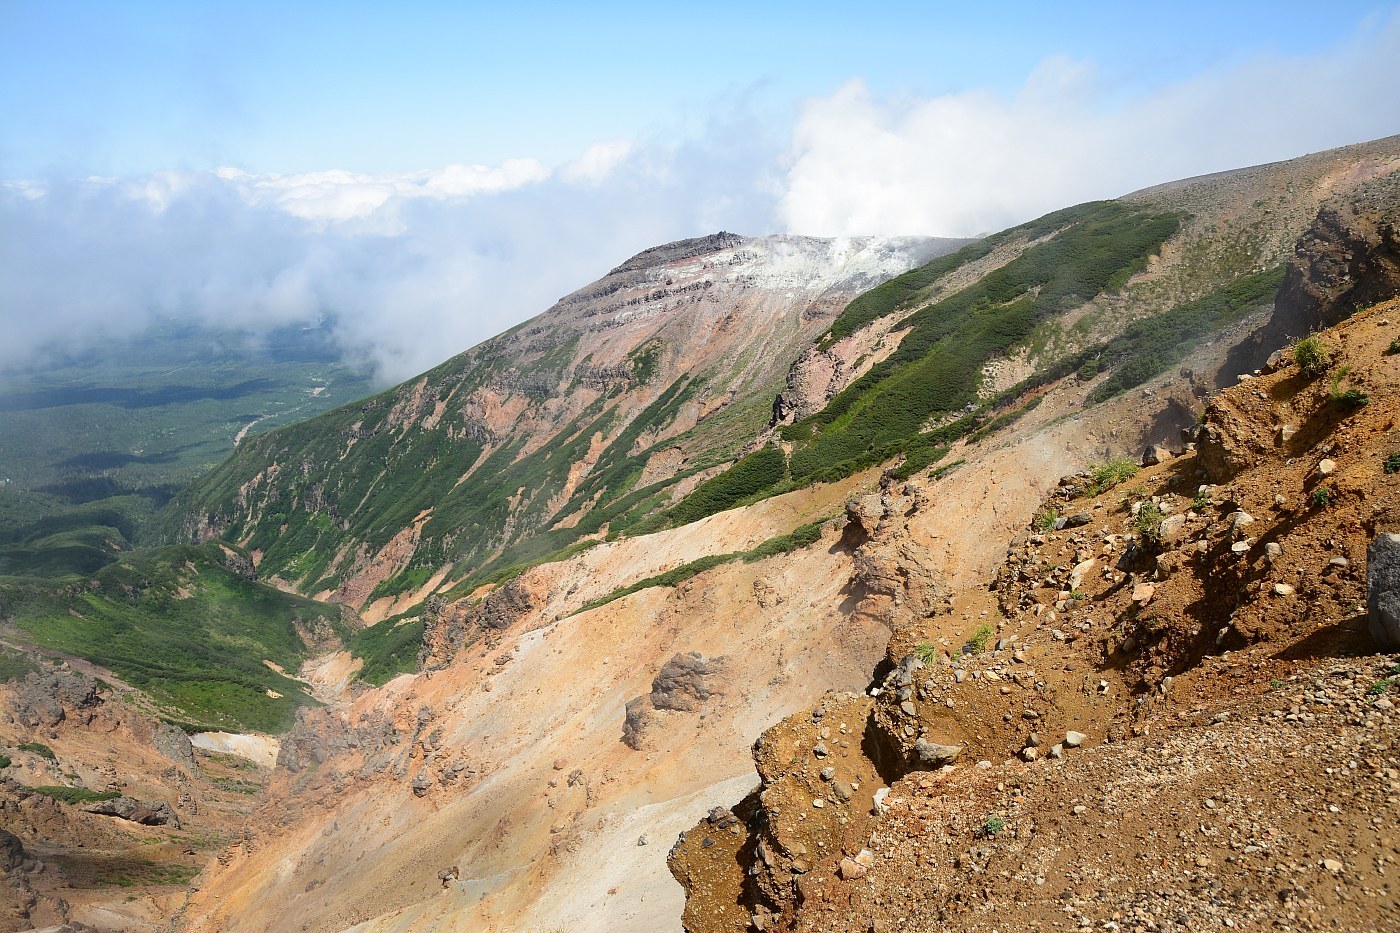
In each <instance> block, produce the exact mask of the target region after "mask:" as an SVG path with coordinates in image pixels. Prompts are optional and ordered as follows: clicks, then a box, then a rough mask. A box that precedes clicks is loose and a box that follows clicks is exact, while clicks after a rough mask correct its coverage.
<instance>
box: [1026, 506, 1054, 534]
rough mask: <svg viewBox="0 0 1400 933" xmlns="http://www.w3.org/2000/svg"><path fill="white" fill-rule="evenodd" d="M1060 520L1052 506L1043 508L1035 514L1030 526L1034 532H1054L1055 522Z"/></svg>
mask: <svg viewBox="0 0 1400 933" xmlns="http://www.w3.org/2000/svg"><path fill="white" fill-rule="evenodd" d="M1059 518H1060V513H1059V512H1058V511H1056V509H1055V508H1054V507H1053V506H1049V505H1047V506H1044V507H1042V508H1041V510H1040V511H1038V512H1036V513H1035V519H1034V520H1033V521H1032V522H1031V524H1032V525H1033V526H1034V527H1035V530H1036V531H1042V532H1044V531H1054V530H1055V522H1056V521H1058V520H1059Z"/></svg>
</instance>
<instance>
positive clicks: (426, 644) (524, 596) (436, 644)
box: [418, 577, 539, 670]
mask: <svg viewBox="0 0 1400 933" xmlns="http://www.w3.org/2000/svg"><path fill="white" fill-rule="evenodd" d="M538 605H539V594H538V593H536V592H534V591H533V590H532V589H531V587H530V585H529V584H528V583H527V582H526V581H523V580H522V579H521V578H519V577H516V578H515V579H513V580H510V581H508V582H507V583H505V584H503V585H502V586H500V587H499V588H497V589H494V590H492V591H491V592H490V593H487V594H486V597H485V598H484V599H482V600H481V602H480V603H478V604H476V605H475V606H472V605H468V604H464V603H460V602H459V603H455V604H453V605H450V606H447V605H444V603H443V602H442V600H441V599H439V598H438V597H436V596H430V597H429V598H428V600H427V601H426V602H425V604H424V614H423V619H424V631H423V646H422V647H421V648H420V649H419V650H418V666H419V667H420V668H421V669H423V670H434V669H437V668H440V667H443V666H444V665H446V664H448V663H450V662H451V661H452V659H453V658H454V657H456V655H457V652H459V651H461V650H462V648H463V646H465V645H468V644H471V643H472V642H474V641H476V639H478V638H480V637H482V636H483V635H484V634H490V633H492V632H496V633H499V632H501V631H504V630H505V629H508V628H510V626H511V625H512V623H514V622H515V621H516V620H517V619H520V618H522V617H524V616H525V615H526V614H528V613H529V612H530V611H531V610H533V609H535V608H536V607H537V606H538Z"/></svg>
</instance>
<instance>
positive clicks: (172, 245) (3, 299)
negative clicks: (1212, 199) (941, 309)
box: [0, 0, 1400, 382]
mask: <svg viewBox="0 0 1400 933" xmlns="http://www.w3.org/2000/svg"><path fill="white" fill-rule="evenodd" d="M1397 61H1400V12H1398V11H1397V4H1396V3H1366V2H1360V3H1349V2H1335V0H1334V2H1329V3H1327V4H1325V5H1323V4H1319V3H1317V2H1315V0H1314V2H1309V3H1291V2H1269V3H1264V2H1258V3H1246V2H1218V0H1217V2H1215V3H1194V2H1175V3H1168V4H1160V3H1159V4H1152V5H1145V4H1144V5H1129V4H1122V3H1097V2H1096V3H1077V4H1071V3H1051V2H1040V3H1029V2H1026V3H1000V4H992V3H983V4H974V3H967V2H963V3H958V4H948V3H890V4H881V5H878V6H871V5H859V4H855V3H851V2H849V0H845V2H841V3H828V2H806V3H802V4H796V3H771V2H770V3H754V2H750V3H744V4H740V3H729V2H719V3H709V4H692V5H688V6H684V7H678V6H676V5H666V4H657V3H647V4H640V3H635V4H621V3H595V4H592V5H586V4H576V3H574V4H528V3H517V4H510V5H507V4H496V5H484V4H473V3H428V2H417V3H413V2H401V3H398V4H392V5H391V4H383V3H377V4H368V3H353V2H336V3H305V2H300V3H299V2H293V0H282V2H278V3H269V2H261V0H252V2H242V3H238V4H229V3H220V4H213V3H197V2H181V3H142V2H139V0H126V2H107V3H70V2H61V0H43V2H30V0H0V326H3V332H4V333H5V337H6V339H5V340H4V341H0V371H3V370H5V369H6V368H15V367H20V366H24V367H34V366H36V365H37V366H42V365H43V361H44V360H45V359H47V358H48V353H49V351H51V350H54V349H55V348H65V347H71V346H73V345H74V344H75V343H82V342H95V341H101V340H104V339H107V338H108V337H109V336H118V335H123V334H129V333H133V332H136V331H139V330H140V329H141V328H142V327H144V326H146V325H147V324H148V323H150V321H151V320H153V319H154V318H156V317H164V316H171V315H176V316H181V317H186V318H190V319H194V320H202V321H207V322H210V323H211V324H214V325H216V326H220V327H238V328H244V329H247V330H250V331H258V330H260V329H264V328H267V327H270V326H275V325H282V324H288V323H294V322H298V321H309V320H317V319H323V318H324V319H326V320H329V321H330V322H331V326H332V327H333V328H334V336H335V338H336V339H337V340H338V341H339V342H340V344H341V346H342V348H343V349H344V352H345V355H346V357H347V358H348V359H352V360H363V361H365V362H367V363H369V364H371V365H373V366H374V367H375V369H376V371H377V373H378V374H379V377H380V378H381V379H382V380H383V381H385V382H389V381H394V380H398V379H403V378H407V377H409V376H411V375H413V374H414V373H416V372H419V371H421V370H423V369H426V368H428V367H429V366H431V365H433V364H435V363H437V362H439V361H441V360H442V359H443V358H445V357H446V356H449V355H451V354H452V353H454V352H456V351H458V350H462V349H465V348H467V347H468V346H471V345H472V344H474V343H476V342H478V341H480V340H482V339H485V338H487V337H489V336H491V335H493V334H495V333H498V332H499V331H501V330H503V329H505V328H506V327H509V326H511V325H512V324H514V323H517V322H518V321H520V320H523V319H524V318H526V317H528V316H530V315H533V314H537V313H539V312H541V311H543V310H544V309H546V308H547V307H549V305H550V304H551V303H552V302H553V301H555V300H556V299H558V298H559V297H560V296H562V295H564V294H567V293H568V292H570V291H573V290H574V289H576V288H579V287H581V286H583V285H585V284H587V283H588V282H590V281H592V280H593V279H595V278H597V277H598V276H599V275H601V274H603V273H604V272H606V271H607V270H608V269H610V268H612V267H613V266H615V265H617V264H618V263H619V262H621V261H622V260H623V259H625V258H626V257H627V256H629V255H631V254H633V253H636V252H638V251H640V250H642V249H645V248H646V247H649V246H653V245H656V244H658V243H663V242H667V241H670V240H675V239H679V238H682V237H688V236H697V235H701V234H705V233H712V232H714V231H716V230H720V229H728V230H731V231H735V232H739V233H743V234H750V235H756V234H764V233H795V234H805V235H814V236H858V235H907V234H922V235H942V236H970V235H975V234H979V233H987V232H991V231H995V230H998V229H1001V228H1003V227H1006V226H1008V225H1010V224H1013V223H1016V222H1019V221H1022V220H1027V219H1029V218H1032V217H1035V216H1037V215H1039V214H1042V213H1045V212H1047V211H1050V210H1054V209H1057V208H1060V207H1064V206H1067V205H1070V204H1073V203H1077V202H1079V201H1084V200H1089V199H1093V198H1106V197H1114V196H1117V195H1120V194H1124V193H1126V192H1129V191H1132V190H1135V189H1137V188H1141V187H1145V186H1148V185H1152V184H1156V183H1160V182H1163V181H1169V180H1172V179H1176V178H1183V177H1188V176H1191V175H1197V174H1203V173H1206V172H1212V171H1220V170H1224V169H1230V168H1236V167H1241V166H1245V165H1251V164H1257V163H1260V162H1267V161H1274V160H1279V159H1286V158H1291V157H1294V156H1297V155H1301V154H1303V153H1306V152H1310V151H1316V150H1319V149H1326V148H1331V147H1334V146H1340V145H1345V144H1347V143H1352V142H1359V141H1363V140H1368V139H1375V138H1378V137H1381V136H1388V135H1392V134H1395V133H1397V132H1400V77H1397V74H1398V73H1400V72H1397V69H1396V65H1395V63H1396V62H1397Z"/></svg>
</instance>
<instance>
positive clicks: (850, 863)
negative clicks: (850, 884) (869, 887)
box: [839, 858, 865, 881]
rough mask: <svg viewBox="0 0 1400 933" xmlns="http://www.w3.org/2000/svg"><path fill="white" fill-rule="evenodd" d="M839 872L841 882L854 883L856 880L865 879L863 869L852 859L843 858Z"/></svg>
mask: <svg viewBox="0 0 1400 933" xmlns="http://www.w3.org/2000/svg"><path fill="white" fill-rule="evenodd" d="M839 871H840V873H841V879H842V880H843V881H854V880H855V879H857V878H864V877H865V867H864V866H862V865H860V864H858V863H857V862H856V860H855V859H853V858H843V859H842V860H841V867H840V869H839Z"/></svg>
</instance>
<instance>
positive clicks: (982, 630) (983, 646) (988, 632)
mask: <svg viewBox="0 0 1400 933" xmlns="http://www.w3.org/2000/svg"><path fill="white" fill-rule="evenodd" d="M995 634H996V629H994V628H992V627H991V626H990V625H987V624H985V623H984V624H982V625H979V626H977V630H976V631H974V632H973V633H972V637H971V638H969V639H968V640H967V647H968V648H969V649H970V650H971V653H972V654H981V653H982V652H984V651H986V650H987V643H988V642H990V641H991V639H992V636H993V635H995Z"/></svg>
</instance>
